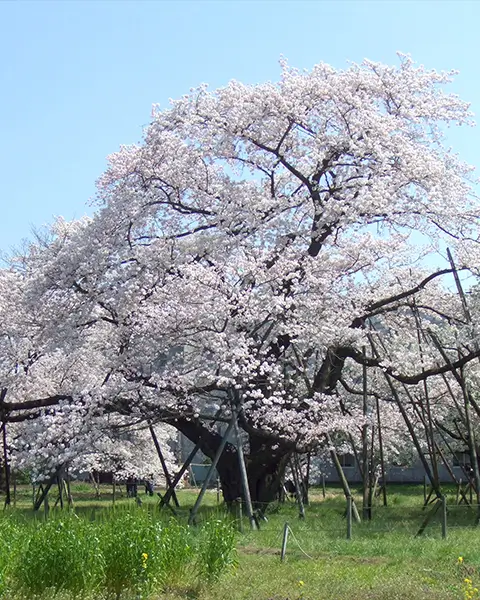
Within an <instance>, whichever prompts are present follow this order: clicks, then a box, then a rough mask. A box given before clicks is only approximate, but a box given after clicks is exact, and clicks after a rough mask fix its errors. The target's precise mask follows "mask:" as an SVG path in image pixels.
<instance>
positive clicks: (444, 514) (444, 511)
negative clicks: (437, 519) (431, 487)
mask: <svg viewBox="0 0 480 600" xmlns="http://www.w3.org/2000/svg"><path fill="white" fill-rule="evenodd" d="M446 537H447V498H446V496H445V495H443V496H442V538H443V539H445V538H446Z"/></svg>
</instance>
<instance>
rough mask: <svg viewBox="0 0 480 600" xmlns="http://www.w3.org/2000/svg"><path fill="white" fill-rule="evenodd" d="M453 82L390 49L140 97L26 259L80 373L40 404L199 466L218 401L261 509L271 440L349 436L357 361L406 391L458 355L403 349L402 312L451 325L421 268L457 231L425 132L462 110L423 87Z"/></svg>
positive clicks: (212, 440)
mask: <svg viewBox="0 0 480 600" xmlns="http://www.w3.org/2000/svg"><path fill="white" fill-rule="evenodd" d="M452 76H453V73H438V72H435V71H428V70H426V69H425V68H423V67H419V66H416V65H415V64H414V63H413V62H412V61H411V59H410V58H409V57H406V56H400V57H399V65H398V66H396V67H389V66H385V65H382V64H378V63H372V62H370V61H364V62H363V63H362V64H360V65H356V64H352V65H351V66H350V67H349V68H348V69H346V70H343V71H342V70H336V69H333V68H332V67H330V66H328V65H325V64H319V65H317V66H315V67H314V68H313V69H312V70H311V71H310V72H306V71H305V72H301V71H297V70H296V69H293V68H291V67H289V66H288V65H287V64H286V63H285V62H282V77H281V80H280V82H278V83H267V84H261V85H255V86H246V85H243V84H241V83H239V82H235V81H234V82H231V83H230V84H229V85H227V86H226V87H225V88H222V89H219V90H216V91H214V92H209V91H208V89H207V88H206V87H205V86H202V87H200V88H199V89H196V90H193V91H192V92H191V93H190V94H188V95H187V96H185V97H183V98H181V99H180V100H178V101H174V102H172V105H171V107H170V108H169V109H167V110H161V109H160V108H158V107H157V108H155V109H154V111H153V116H152V121H151V123H150V125H149V126H148V127H147V128H146V131H145V135H144V140H143V142H142V143H141V144H139V145H136V146H131V147H122V148H121V149H120V151H119V152H117V153H116V154H114V155H112V156H111V157H110V159H109V166H108V168H107V170H106V172H105V173H104V175H103V176H102V177H101V178H100V180H99V183H98V196H97V200H96V201H97V204H98V210H97V212H96V213H95V215H94V216H93V217H92V219H89V220H85V221H81V222H76V223H64V222H63V221H58V222H57V223H56V224H55V226H54V229H53V239H52V241H51V242H50V243H48V244H45V246H44V247H42V248H38V247H37V248H32V250H31V252H30V253H29V254H28V256H27V257H25V260H24V265H23V268H24V270H25V273H26V275H25V281H26V283H25V284H24V285H25V286H26V290H25V295H26V298H27V299H28V302H30V303H33V304H35V306H36V307H37V310H38V311H40V312H41V315H42V322H43V323H44V324H47V323H49V324H50V327H48V326H47V325H45V327H46V329H45V330H43V331H45V332H46V333H45V339H48V343H49V344H50V345H51V348H52V349H53V348H61V349H62V352H63V355H62V356H63V357H64V359H65V360H67V361H71V360H72V357H73V356H75V357H76V359H75V360H78V361H80V363H81V364H85V365H86V364H87V363H88V365H89V366H88V369H83V368H81V369H80V370H79V371H80V372H79V373H78V376H77V375H76V376H75V377H73V378H72V379H71V382H72V386H71V389H66V387H65V381H63V380H62V382H61V385H59V381H58V380H49V381H51V383H50V384H49V386H50V387H49V388H48V395H47V396H48V397H49V398H54V396H56V395H58V394H62V393H64V394H65V396H68V397H69V398H73V399H81V400H78V401H80V402H83V403H84V404H85V405H88V406H94V407H95V410H102V411H105V412H110V413H112V414H113V413H117V414H122V415H133V416H135V417H136V418H139V419H142V420H144V421H145V422H147V421H149V420H151V419H154V420H162V421H164V422H166V423H171V424H173V425H174V426H175V427H176V428H177V429H178V430H180V431H181V432H183V433H184V434H185V435H186V436H187V437H188V438H189V439H191V440H192V441H193V442H198V443H199V444H200V447H201V449H202V450H203V452H204V453H205V454H207V455H208V456H210V457H211V458H213V457H214V455H215V453H216V451H217V449H218V447H219V445H220V441H221V438H222V429H221V428H219V427H218V424H219V423H222V422H224V421H226V422H228V421H229V420H230V419H231V415H232V414H234V413H236V412H238V416H239V420H240V424H241V427H242V429H243V431H244V432H245V434H246V436H247V438H248V439H247V446H246V449H247V470H248V476H249V487H250V492H251V494H252V497H253V498H254V500H255V501H257V502H259V503H261V502H268V501H269V500H271V499H272V497H273V496H274V494H275V492H276V490H277V489H278V486H279V483H280V480H281V477H282V474H283V471H284V469H285V467H286V465H287V463H288V461H289V459H290V456H291V454H292V452H294V451H307V450H309V449H311V448H316V447H318V446H319V445H323V446H327V447H331V446H332V444H333V441H332V440H333V438H334V437H335V435H334V434H335V433H336V432H338V431H342V432H344V433H345V432H346V433H347V434H349V433H352V432H353V431H354V430H355V429H356V427H357V425H358V414H357V412H356V411H350V412H349V411H345V410H342V407H341V404H342V397H341V396H342V394H343V392H342V393H340V391H339V390H340V389H341V388H342V386H343V389H344V392H345V393H346V392H347V391H348V390H350V392H349V393H350V394H352V395H354V394H355V392H356V391H358V389H356V388H358V385H357V384H358V381H359V378H361V377H362V373H363V368H364V366H366V367H367V368H368V370H371V371H375V370H376V371H378V372H379V373H380V374H382V377H384V376H387V377H388V378H389V381H394V382H398V385H406V386H416V385H420V386H421V385H422V382H423V381H424V380H426V379H428V378H429V377H434V376H436V375H438V376H439V377H441V376H442V374H446V373H449V372H450V371H451V369H452V368H457V369H460V368H462V367H463V366H464V365H466V364H467V363H468V362H469V361H471V360H472V359H473V358H475V357H476V356H478V354H479V352H478V350H477V349H476V348H474V347H470V346H468V344H467V345H465V346H464V348H463V352H462V353H460V354H458V353H456V354H455V356H453V355H452V353H451V352H450V354H449V356H451V360H449V361H448V362H446V361H445V360H444V358H442V357H441V356H440V358H439V354H438V350H437V349H436V348H435V347H434V346H433V345H431V344H430V345H429V346H428V348H425V349H423V350H422V353H421V354H420V351H419V348H418V341H415V339H414V338H412V335H414V334H413V333H412V331H411V330H410V328H409V324H408V322H407V321H408V320H407V319H406V318H405V314H406V313H407V312H408V311H410V312H411V310H412V306H413V305H415V307H416V310H417V311H419V312H420V314H421V318H422V319H423V320H426V321H427V322H428V323H431V321H432V319H438V320H441V321H442V322H445V323H446V324H447V326H448V327H451V328H453V329H455V326H456V325H455V321H454V319H455V315H458V311H459V310H460V304H459V301H458V299H457V298H456V296H455V295H453V294H448V293H447V292H446V291H445V289H444V288H443V287H442V284H441V282H440V281H441V278H442V277H444V276H447V275H448V274H449V273H450V272H451V267H450V265H449V264H448V263H444V266H443V265H441V266H439V267H438V268H437V267H436V268H433V269H432V268H430V269H429V268H428V267H427V266H426V265H428V264H437V265H438V264H439V263H440V261H441V253H442V250H443V248H444V240H445V239H454V240H455V241H456V243H457V245H458V246H461V244H462V240H465V239H476V233H475V230H476V227H477V221H478V217H477V213H478V207H477V205H476V202H475V198H474V196H473V195H472V193H471V191H472V190H471V184H470V182H469V180H470V178H471V171H472V170H471V168H470V167H469V166H467V165H465V164H464V163H463V162H462V161H461V160H460V159H459V158H458V157H457V156H456V155H455V154H453V153H452V152H451V151H450V150H449V149H448V148H446V147H445V145H444V142H443V131H444V129H445V127H446V126H449V125H452V124H453V125H469V124H470V122H471V114H470V112H469V109H468V105H467V104H465V103H464V102H462V101H461V100H460V99H459V98H458V97H457V96H454V95H449V94H447V93H445V92H444V86H445V85H446V84H448V83H449V81H450V80H451V77H452ZM471 243H473V242H471ZM433 256H434V257H436V258H435V259H434V260H435V263H434V262H432V257H433ZM429 261H430V262H429ZM465 262H466V261H465ZM47 333H48V335H47ZM372 340H373V343H374V349H373V348H372ZM52 351H53V350H52ZM92 353H93V354H92ZM49 356H52V355H50V354H49ZM92 356H94V357H95V359H94V360H92V358H91V357H92ZM82 361H83V363H82ZM63 372H64V369H63ZM29 377H30V376H29ZM31 377H32V378H33V374H32V376H31ZM385 385H386V384H385ZM386 387H387V389H389V388H388V385H386ZM60 390H64V391H60ZM37 393H38V392H37ZM388 393H389V394H390V395H391V393H392V392H391V391H389V392H388ZM47 396H46V397H47ZM29 397H32V396H31V394H30V392H28V393H25V394H24V395H23V398H24V399H25V398H29ZM76 401H77V400H75V402H76ZM32 406H33V405H32ZM100 407H101V409H100ZM332 435H333V438H332ZM352 435H353V433H352ZM236 454H237V453H236V450H235V444H234V443H228V444H227V450H226V452H225V453H224V454H223V455H222V456H221V458H220V461H219V463H218V471H219V474H220V477H221V479H222V485H223V490H224V496H225V499H226V500H227V501H230V500H232V499H234V498H236V497H238V496H239V495H241V493H242V492H241V482H240V475H239V470H238V463H237V456H236Z"/></svg>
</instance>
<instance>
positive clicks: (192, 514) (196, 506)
mask: <svg viewBox="0 0 480 600" xmlns="http://www.w3.org/2000/svg"><path fill="white" fill-rule="evenodd" d="M236 421H237V414H236V413H234V414H233V415H232V418H231V419H230V422H229V424H228V427H227V430H226V431H225V434H224V436H223V438H222V441H221V442H220V444H219V446H218V448H217V451H216V453H215V456H214V458H213V461H212V464H211V465H210V468H209V470H208V472H207V476H206V477H205V481H204V482H203V484H202V487H201V489H200V492H199V494H198V497H197V500H196V501H195V504H194V505H193V508H192V509H191V511H190V516H189V518H188V524H189V525H193V524H194V523H195V517H196V516H197V512H198V509H199V508H200V504H201V503H202V500H203V497H204V496H205V492H206V491H207V487H208V484H209V483H210V480H211V478H212V476H213V472H214V471H215V469H216V467H217V464H218V461H219V460H220V457H221V456H222V453H223V450H224V448H225V446H226V444H227V440H228V437H229V435H230V433H231V431H232V429H233V427H234V426H235V423H236Z"/></svg>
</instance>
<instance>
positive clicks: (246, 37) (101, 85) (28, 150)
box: [0, 0, 480, 252]
mask: <svg viewBox="0 0 480 600" xmlns="http://www.w3.org/2000/svg"><path fill="white" fill-rule="evenodd" d="M479 23H480V2H477V1H476V0H473V1H471V2H469V1H461V0H456V1H454V2H450V1H447V0H445V1H435V0H431V1H421V2H415V1H413V0H412V1H408V0H404V1H402V2H397V1H394V0H391V1H389V0H384V1H381V0H377V1H368V2H367V1H363V0H353V1H348V0H344V1H336V2H335V1H334V2H330V1H320V0H317V1H315V0H312V1H309V2H308V1H301V0H296V1H293V2H291V1H284V2H281V1H278V0H269V1H254V0H250V1H249V0H245V1H235V0H217V1H210V2H208V1H203V0H191V1H187V0H185V1H177V2H170V1H166V0H165V1H158V2H157V1H153V0H151V1H148V2H142V1H141V0H137V1H135V2H129V1H126V0H125V1H123V2H118V1H116V0H110V1H108V2H103V1H101V0H91V1H88V2H84V1H79V2H76V1H74V0H63V1H58V2H44V1H42V0H35V1H33V2H27V1H11V2H9V1H5V0H4V1H3V2H0V56H1V57H2V63H1V67H2V68H1V69H0V89H1V91H2V93H1V94H0V132H1V135H0V181H1V198H2V200H1V203H2V212H1V215H2V217H1V220H0V251H4V252H8V251H9V250H10V249H11V248H12V247H14V246H18V245H19V244H20V242H21V240H22V239H24V238H28V237H29V236H30V234H31V230H32V227H35V228H41V227H42V226H43V225H45V224H48V223H49V222H51V220H52V219H53V217H54V215H62V216H64V217H65V218H67V219H72V218H78V217H81V216H82V215H83V214H86V213H89V212H91V210H92V209H91V207H89V206H88V200H89V198H91V197H92V196H93V194H94V193H95V180H96V179H97V177H98V176H99V175H100V174H101V173H102V171H103V170H104V168H105V164H106V163H105V157H106V156H107V155H108V154H110V153H112V152H114V151H115V150H117V149H118V147H119V146H120V145H121V144H129V143H134V142H137V141H139V140H140V139H141V135H142V127H143V126H144V125H145V124H147V123H148V120H149V115H150V110H151V105H152V104H153V103H159V104H160V105H161V106H165V107H166V106H168V100H169V98H176V97H178V96H181V95H182V94H185V93H187V92H188V91H189V89H190V88H191V87H195V86H197V85H198V84H200V83H202V82H206V83H209V84H210V86H211V87H212V88H215V87H218V86H222V85H224V84H225V83H227V82H228V81H229V80H230V79H238V80H241V81H244V82H247V83H255V82H261V81H265V80H276V79H277V78H278V76H279V65H278V60H279V58H280V56H281V55H284V56H286V57H287V58H288V60H289V62H290V63H291V64H292V65H294V66H296V67H299V68H309V67H311V66H312V65H314V64H315V63H317V62H320V61H324V62H328V63H330V64H332V65H333V66H335V67H340V68H341V67H345V66H346V64H347V61H354V62H360V61H361V60H362V59H363V58H369V59H372V60H378V61H382V62H385V63H394V62H395V61H396V55H395V53H396V52H397V51H401V52H404V53H410V54H411V55H412V57H413V58H414V60H415V61H416V62H418V63H423V64H425V65H426V66H427V67H429V68H436V69H452V68H455V69H458V70H459V71H460V74H459V76H458V77H457V79H456V81H455V83H454V85H453V86H451V89H452V91H454V92H455V93H458V94H459V95H460V96H461V97H462V98H463V99H464V100H467V101H470V102H471V103H472V109H473V110H474V111H475V112H476V113H477V114H480V76H479V75H480V73H479V71H480V67H479V57H480V36H479V34H478V26H479ZM479 119H480V117H479ZM478 137H479V133H478V130H475V129H469V128H462V129H460V130H458V131H455V132H452V134H451V135H450V140H449V141H450V143H451V144H452V145H453V147H454V148H455V149H456V150H457V151H458V152H459V154H460V155H461V156H462V157H463V158H464V159H465V160H467V161H468V162H470V163H472V164H474V165H477V166H478V167H479V168H480V149H479V148H480V147H479V144H478Z"/></svg>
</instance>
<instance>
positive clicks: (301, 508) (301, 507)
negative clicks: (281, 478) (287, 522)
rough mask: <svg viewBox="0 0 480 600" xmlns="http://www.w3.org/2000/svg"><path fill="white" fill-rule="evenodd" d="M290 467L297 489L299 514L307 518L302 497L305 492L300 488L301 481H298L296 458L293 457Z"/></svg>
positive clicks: (301, 517) (302, 517)
mask: <svg viewBox="0 0 480 600" xmlns="http://www.w3.org/2000/svg"><path fill="white" fill-rule="evenodd" d="M290 468H291V470H292V476H293V483H294V484H295V491H296V496H297V503H298V516H299V517H300V519H305V507H304V505H303V498H302V496H303V494H302V490H301V488H300V483H299V481H298V473H297V469H296V466H295V460H294V459H293V458H292V460H291V461H290Z"/></svg>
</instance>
